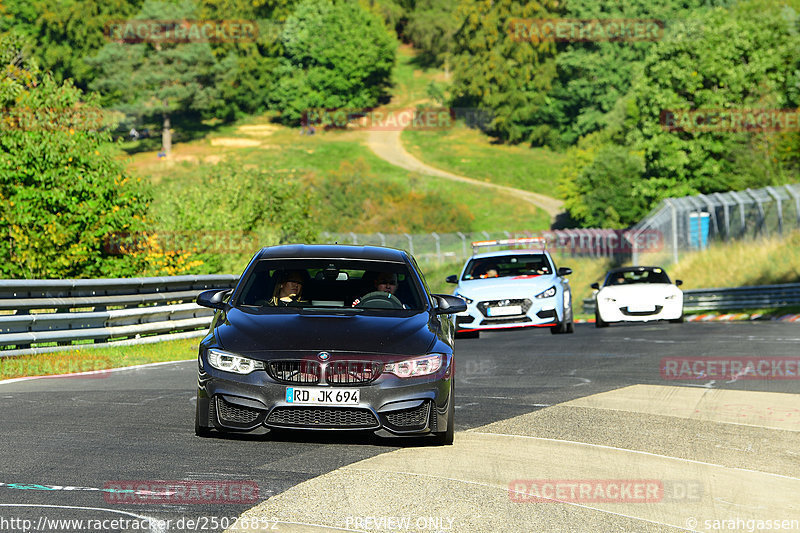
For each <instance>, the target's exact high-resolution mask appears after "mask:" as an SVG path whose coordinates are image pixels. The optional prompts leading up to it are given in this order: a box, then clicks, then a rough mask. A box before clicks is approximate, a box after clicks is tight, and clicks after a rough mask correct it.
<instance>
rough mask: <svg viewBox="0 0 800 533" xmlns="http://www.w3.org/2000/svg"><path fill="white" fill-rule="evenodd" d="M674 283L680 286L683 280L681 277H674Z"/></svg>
mask: <svg viewBox="0 0 800 533" xmlns="http://www.w3.org/2000/svg"><path fill="white" fill-rule="evenodd" d="M675 285H677V286H678V287H680V286H681V285H683V280H682V279H676V280H675Z"/></svg>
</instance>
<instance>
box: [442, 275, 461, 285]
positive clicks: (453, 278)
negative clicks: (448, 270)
mask: <svg viewBox="0 0 800 533" xmlns="http://www.w3.org/2000/svg"><path fill="white" fill-rule="evenodd" d="M445 281H446V282H447V283H458V276H456V275H455V274H453V275H451V276H447V279H445Z"/></svg>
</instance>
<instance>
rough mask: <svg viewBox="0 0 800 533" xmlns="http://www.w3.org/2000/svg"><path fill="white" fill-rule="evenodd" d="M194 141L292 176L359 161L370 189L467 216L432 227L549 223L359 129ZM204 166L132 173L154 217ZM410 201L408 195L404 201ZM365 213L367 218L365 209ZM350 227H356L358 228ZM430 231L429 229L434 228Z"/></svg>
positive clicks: (514, 227) (195, 183)
mask: <svg viewBox="0 0 800 533" xmlns="http://www.w3.org/2000/svg"><path fill="white" fill-rule="evenodd" d="M199 144H201V146H194V147H192V148H193V149H192V150H191V151H192V152H193V153H194V154H195V155H194V157H196V158H198V159H202V158H203V157H208V156H209V155H214V154H216V155H217V156H219V157H222V156H224V157H225V158H226V159H229V160H233V161H236V163H237V164H241V165H242V166H243V167H244V168H248V166H252V168H259V169H265V170H268V171H271V172H275V173H280V174H284V175H288V176H292V177H296V178H297V179H298V180H303V179H306V180H308V179H311V178H312V177H316V178H322V179H324V177H325V176H326V175H328V174H329V173H331V172H333V171H336V170H339V169H340V168H341V167H342V164H343V163H346V162H352V161H356V160H359V159H360V160H362V161H363V162H364V163H365V164H366V166H367V167H368V170H369V172H370V173H371V174H373V175H374V176H375V186H376V187H379V186H380V183H381V182H382V181H383V182H395V183H399V184H403V185H404V186H406V187H407V188H408V189H409V190H410V191H414V192H417V193H427V194H435V195H436V196H438V197H439V198H441V199H442V201H444V202H449V203H450V204H453V205H455V206H457V207H458V208H459V209H462V210H464V211H466V212H468V213H470V214H471V215H472V217H473V221H472V223H471V228H464V227H455V226H454V227H452V228H446V229H445V230H443V229H442V228H436V229H437V230H438V231H451V232H456V231H465V230H467V231H469V230H471V231H498V230H506V231H522V230H528V231H540V230H543V229H547V228H548V227H549V218H548V216H547V214H546V213H545V212H544V211H542V210H540V209H538V208H536V207H535V206H533V205H531V204H529V203H527V202H519V201H517V200H516V199H515V198H514V197H513V195H511V194H508V193H504V192H501V191H493V190H491V189H486V188H483V187H472V186H468V185H464V184H462V183H457V182H453V181H450V180H447V179H444V178H437V177H430V176H424V175H420V174H417V173H414V172H409V171H407V170H405V169H402V168H399V167H395V166H393V165H391V164H389V163H387V162H386V161H384V160H382V159H380V158H379V157H377V156H376V155H375V154H374V153H372V151H371V150H369V149H368V148H367V147H366V146H365V145H364V144H363V133H361V132H349V131H341V132H338V131H332V132H324V133H320V134H317V135H314V136H301V135H299V134H298V132H297V131H296V130H292V129H288V128H280V129H279V130H277V131H276V132H275V133H274V134H273V135H272V136H270V137H268V138H266V139H265V140H264V141H263V144H262V146H259V147H248V148H236V149H226V150H215V149H214V147H212V146H211V144H210V140H206V141H200V142H199ZM203 145H205V146H203ZM137 157H138V156H137ZM141 157H144V156H141ZM206 169H207V166H206V164H198V163H193V162H188V161H185V162H180V163H176V164H174V165H173V166H167V165H158V164H155V165H146V166H144V167H142V166H141V165H140V168H139V169H138V170H137V172H139V173H140V174H144V175H147V176H150V179H151V183H153V186H154V188H155V191H154V202H153V205H152V209H153V214H154V218H155V219H158V218H159V210H161V209H164V208H165V207H164V204H163V202H161V201H160V199H162V198H166V197H167V196H169V195H173V194H180V191H181V190H182V189H183V188H194V187H202V186H203V182H204V176H205V173H206V171H207V170H206ZM395 200H396V199H395ZM412 200H413V199H411V198H409V201H412ZM365 215H366V217H368V215H369V213H366V214H365ZM366 217H365V218H366ZM318 223H319V229H320V231H335V230H336V221H335V220H319V221H318ZM231 229H235V228H231ZM354 230H355V231H357V232H358V231H360V230H359V228H354ZM382 231H383V232H384V233H395V231H393V229H392V228H383V229H382ZM430 231H434V228H431V229H430Z"/></svg>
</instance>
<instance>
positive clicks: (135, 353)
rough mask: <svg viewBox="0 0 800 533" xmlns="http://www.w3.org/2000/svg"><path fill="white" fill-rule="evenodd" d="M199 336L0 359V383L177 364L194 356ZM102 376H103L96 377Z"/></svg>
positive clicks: (195, 355)
mask: <svg viewBox="0 0 800 533" xmlns="http://www.w3.org/2000/svg"><path fill="white" fill-rule="evenodd" d="M200 339H201V337H197V338H193V339H179V340H172V341H164V342H157V343H153V344H136V345H133V346H122V345H118V346H115V345H114V344H110V345H109V346H108V347H104V348H86V349H82V350H65V351H63V352H49V353H41V354H36V355H23V356H18V357H3V358H0V380H3V379H11V378H18V377H23V376H52V375H56V374H72V373H76V372H88V371H93V370H106V369H109V368H119V367H123V366H133V365H142V364H145V363H159V362H164V361H181V360H184V359H193V358H195V357H197V345H198V342H199V341H200ZM99 375H100V376H103V375H104V374H99Z"/></svg>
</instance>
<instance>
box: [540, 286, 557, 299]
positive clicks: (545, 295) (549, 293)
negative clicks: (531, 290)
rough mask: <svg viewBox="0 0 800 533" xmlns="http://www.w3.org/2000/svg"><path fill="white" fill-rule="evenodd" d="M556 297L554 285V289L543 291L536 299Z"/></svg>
mask: <svg viewBox="0 0 800 533" xmlns="http://www.w3.org/2000/svg"><path fill="white" fill-rule="evenodd" d="M555 295H556V286H555V285H553V286H552V287H550V288H549V289H547V290H546V291H542V292H540V293H539V294H537V295H536V297H537V298H552V297H553V296H555Z"/></svg>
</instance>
